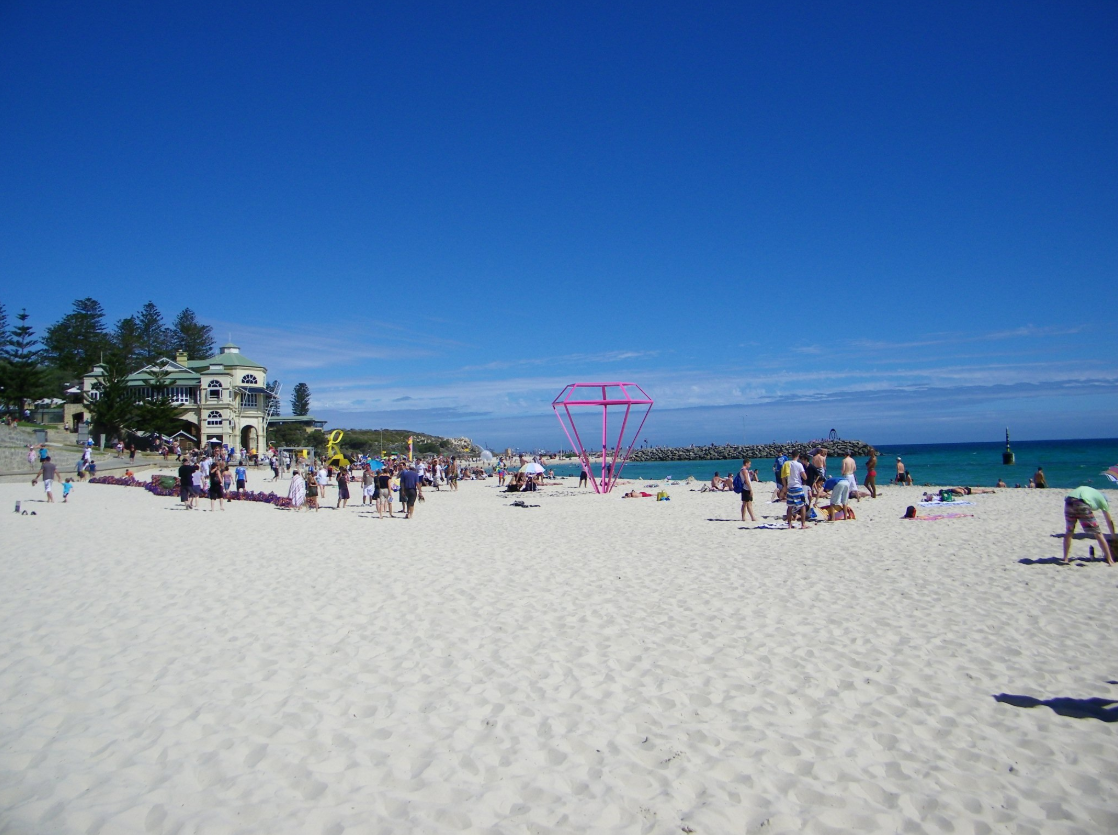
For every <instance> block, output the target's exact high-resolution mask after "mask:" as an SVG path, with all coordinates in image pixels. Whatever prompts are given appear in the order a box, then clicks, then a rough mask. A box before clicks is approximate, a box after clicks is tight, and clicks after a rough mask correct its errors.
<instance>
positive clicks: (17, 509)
mask: <svg viewBox="0 0 1118 835" xmlns="http://www.w3.org/2000/svg"><path fill="white" fill-rule="evenodd" d="M16 513H19V502H16Z"/></svg>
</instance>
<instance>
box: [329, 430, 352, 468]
mask: <svg viewBox="0 0 1118 835" xmlns="http://www.w3.org/2000/svg"><path fill="white" fill-rule="evenodd" d="M343 434H344V433H343V432H342V430H341V429H335V430H334V431H333V432H331V433H330V437H329V438H327V439H326V463H327V464H332V465H333V466H335V467H348V466H349V459H348V458H346V457H345V456H344V455H342V448H341V442H342V435H343Z"/></svg>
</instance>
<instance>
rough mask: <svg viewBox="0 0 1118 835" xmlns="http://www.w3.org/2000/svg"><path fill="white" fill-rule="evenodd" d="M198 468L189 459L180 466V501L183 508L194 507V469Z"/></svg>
mask: <svg viewBox="0 0 1118 835" xmlns="http://www.w3.org/2000/svg"><path fill="white" fill-rule="evenodd" d="M197 469H198V468H197V467H196V466H194V465H193V464H191V463H190V461H189V460H184V461H183V462H182V464H181V465H180V466H179V501H180V502H181V503H182V505H183V510H193V509H194V471H195V470H197Z"/></svg>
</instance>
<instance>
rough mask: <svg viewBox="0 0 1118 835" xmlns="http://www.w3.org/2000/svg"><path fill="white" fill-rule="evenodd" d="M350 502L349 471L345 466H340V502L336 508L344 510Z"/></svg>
mask: <svg viewBox="0 0 1118 835" xmlns="http://www.w3.org/2000/svg"><path fill="white" fill-rule="evenodd" d="M348 504H349V473H347V472H346V469H345V467H338V503H337V504H336V505H335V506H334V509H335V510H343V509H345V506H346V505H348Z"/></svg>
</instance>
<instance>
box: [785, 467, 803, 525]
mask: <svg viewBox="0 0 1118 835" xmlns="http://www.w3.org/2000/svg"><path fill="white" fill-rule="evenodd" d="M785 466H786V467H787V468H788V486H787V487H786V488H785V491H784V492H785V496H786V499H785V501H786V503H787V504H788V511H787V512H786V513H785V514H784V521H785V522H787V523H788V529H789V530H791V529H792V528H794V527H795V521H794V520H795V518H796V516H799V517H800V527H801V528H806V527H807V495H806V492H805V490H804V475H805V472H804V465H803V464H801V463H800V453H798V452H793V453H792V457H791V458H790V459H789V460H788V461H786V462H785Z"/></svg>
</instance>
